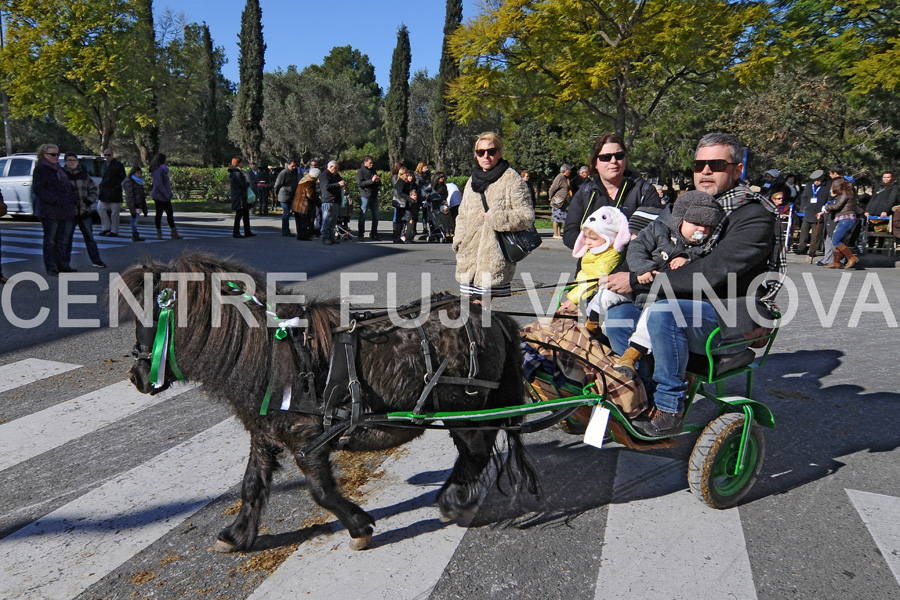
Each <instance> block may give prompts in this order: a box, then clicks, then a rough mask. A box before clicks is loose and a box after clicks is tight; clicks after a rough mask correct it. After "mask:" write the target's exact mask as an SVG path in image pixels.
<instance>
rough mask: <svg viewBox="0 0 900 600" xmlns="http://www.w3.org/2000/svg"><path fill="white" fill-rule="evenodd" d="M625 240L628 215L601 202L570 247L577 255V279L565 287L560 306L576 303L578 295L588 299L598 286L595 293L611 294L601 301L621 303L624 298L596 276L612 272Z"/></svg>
mask: <svg viewBox="0 0 900 600" xmlns="http://www.w3.org/2000/svg"><path fill="white" fill-rule="evenodd" d="M629 241H631V234H630V233H629V231H628V219H627V218H626V217H625V215H624V214H623V213H622V211H620V210H619V209H618V208H613V207H612V206H604V207H602V208H600V209H598V210H596V211H594V212H593V213H591V214H590V215H589V216H588V217H587V218H586V219H585V220H584V223H582V225H581V233H580V234H579V235H578V239H577V240H575V247H574V249H573V250H572V256H574V257H575V258H580V259H581V270H579V271H578V274H577V275H576V276H575V280H576V281H578V282H580V283H579V284H578V285H576V286H575V287H574V288H572V290H570V291H569V294H568V296H567V297H568V300H566V301H565V302H563V303H562V305H561V306H560V309H561V310H565V309H568V308H570V307H571V306H573V305H578V304H579V303H580V302H581V300H582V298H585V299H590V298H591V297H592V296H593V295H594V291H595V290H598V289H599V290H598V292H597V293H598V294H603V295H608V296H611V297H609V298H604V299H603V300H602V302H601V304H602V305H604V306H606V307H609V306H613V305H614V304H619V303H621V302H622V301H623V300H624V299H625V298H624V297H623V296H621V295H619V294H616V293H614V292H610V291H609V290H607V289H606V285H605V284H599V282H598V281H597V280H598V279H599V278H601V277H606V276H607V275H609V274H610V273H612V271H613V269H615V268H616V267H617V266H618V265H619V263H620V262H622V260H623V259H624V258H625V248H626V246H628V242H629Z"/></svg>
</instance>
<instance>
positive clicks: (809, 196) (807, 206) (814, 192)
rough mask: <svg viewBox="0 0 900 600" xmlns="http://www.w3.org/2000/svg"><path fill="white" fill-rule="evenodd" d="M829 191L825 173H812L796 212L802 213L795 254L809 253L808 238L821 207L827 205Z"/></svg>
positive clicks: (816, 171)
mask: <svg viewBox="0 0 900 600" xmlns="http://www.w3.org/2000/svg"><path fill="white" fill-rule="evenodd" d="M830 190H831V185H830V184H829V182H828V181H827V180H826V179H825V171H823V170H822V169H816V170H815V171H813V172H812V174H811V175H810V176H809V182H808V183H807V184H806V185H805V186H804V187H803V192H801V194H800V200H799V204H800V206H799V207H798V209H797V212H799V213H803V217H802V219H803V221H802V222H801V224H800V234H799V237H798V238H797V250H796V251H795V252H796V253H797V254H806V253H807V252H808V251H809V242H810V237H811V235H812V234H814V233H815V229H816V226H817V224H818V223H819V213H820V212H822V207H824V206H825V205H826V204H827V203H828V200H829V193H830Z"/></svg>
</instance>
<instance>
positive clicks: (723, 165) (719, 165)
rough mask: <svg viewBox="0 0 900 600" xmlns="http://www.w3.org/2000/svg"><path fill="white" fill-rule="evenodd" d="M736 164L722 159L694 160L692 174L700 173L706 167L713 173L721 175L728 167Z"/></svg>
mask: <svg viewBox="0 0 900 600" xmlns="http://www.w3.org/2000/svg"><path fill="white" fill-rule="evenodd" d="M736 164H738V163H736V162H728V161H727V160H725V159H724V158H714V159H712V160H695V161H694V173H702V172H703V169H705V168H706V167H707V166H708V167H709V170H710V171H712V172H713V173H722V172H723V171H725V170H726V169H727V168H728V165H736Z"/></svg>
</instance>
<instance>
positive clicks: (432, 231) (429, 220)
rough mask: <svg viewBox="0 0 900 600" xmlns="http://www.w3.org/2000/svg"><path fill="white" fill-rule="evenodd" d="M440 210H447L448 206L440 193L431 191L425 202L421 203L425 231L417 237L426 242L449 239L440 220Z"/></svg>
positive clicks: (442, 241) (444, 241) (446, 240)
mask: <svg viewBox="0 0 900 600" xmlns="http://www.w3.org/2000/svg"><path fill="white" fill-rule="evenodd" d="M442 211H448V212H449V208H448V207H447V206H446V204H445V203H444V200H443V198H441V195H440V194H438V193H437V192H434V191H432V192H431V193H430V194H429V195H428V197H427V198H426V199H425V202H423V203H422V212H423V213H424V214H423V217H424V221H425V233H424V235H423V236H422V237H421V238H419V239H424V240H425V241H426V242H441V243H446V242H449V241H450V238H449V237H448V235H447V231H446V229H445V228H444V225H443V224H442V222H441V221H442V219H441V216H442Z"/></svg>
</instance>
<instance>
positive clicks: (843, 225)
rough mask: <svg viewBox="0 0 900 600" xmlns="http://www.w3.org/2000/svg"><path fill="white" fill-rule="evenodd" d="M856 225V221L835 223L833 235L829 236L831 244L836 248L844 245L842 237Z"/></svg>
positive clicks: (847, 220) (848, 220)
mask: <svg viewBox="0 0 900 600" xmlns="http://www.w3.org/2000/svg"><path fill="white" fill-rule="evenodd" d="M854 225H856V219H844V220H841V221H838V222H837V225H835V226H834V234H833V235H832V236H831V243H832V244H833V245H834V246H835V247H837V246H840V245H841V244H843V243H844V237H845V236H846V235H847V234H849V233H850V232H851V231H852V230H853V226H854Z"/></svg>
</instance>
